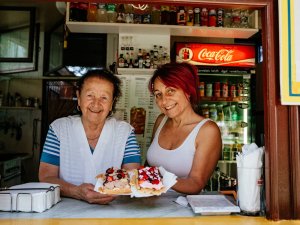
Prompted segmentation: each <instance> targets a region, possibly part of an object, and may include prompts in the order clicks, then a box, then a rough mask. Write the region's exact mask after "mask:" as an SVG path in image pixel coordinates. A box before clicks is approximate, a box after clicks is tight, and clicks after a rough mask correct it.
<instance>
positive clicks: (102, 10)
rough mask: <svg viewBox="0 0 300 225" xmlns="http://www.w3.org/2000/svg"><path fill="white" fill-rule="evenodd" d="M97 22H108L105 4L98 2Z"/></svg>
mask: <svg viewBox="0 0 300 225" xmlns="http://www.w3.org/2000/svg"><path fill="white" fill-rule="evenodd" d="M97 22H108V18H107V10H106V6H105V4H101V3H99V4H98V10H97Z"/></svg>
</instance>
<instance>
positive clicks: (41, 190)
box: [0, 182, 61, 212]
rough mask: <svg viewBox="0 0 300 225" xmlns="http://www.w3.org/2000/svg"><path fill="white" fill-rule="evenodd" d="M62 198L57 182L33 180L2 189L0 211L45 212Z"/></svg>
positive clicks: (0, 191)
mask: <svg viewBox="0 0 300 225" xmlns="http://www.w3.org/2000/svg"><path fill="white" fill-rule="evenodd" d="M60 200H61V198H60V187H59V185H57V184H50V183H38V182H33V183H25V184H21V185H16V186H12V187H10V188H4V189H0V211H10V212H13V211H17V212H44V211H45V210H47V209H50V208H51V207H52V206H53V205H55V204H57V203H58V202H60Z"/></svg>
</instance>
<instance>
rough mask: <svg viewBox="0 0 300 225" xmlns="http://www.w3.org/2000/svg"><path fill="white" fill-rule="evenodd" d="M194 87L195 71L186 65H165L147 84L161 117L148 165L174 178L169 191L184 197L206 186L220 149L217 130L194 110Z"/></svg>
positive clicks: (155, 125)
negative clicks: (174, 180) (180, 193)
mask: <svg viewBox="0 0 300 225" xmlns="http://www.w3.org/2000/svg"><path fill="white" fill-rule="evenodd" d="M197 88H198V75H197V68H196V67H195V66H193V65H191V64H188V63H169V64H165V65H163V66H162V67H160V68H158V69H157V70H156V71H155V72H154V74H153V76H152V78H151V79H150V82H149V89H150V91H151V93H153V95H154V97H155V101H156V104H157V106H158V107H159V108H160V110H161V112H162V114H161V115H160V116H159V117H158V118H157V120H156V122H155V124H154V129H153V138H152V143H151V146H150V147H149V149H148V152H147V162H148V164H149V165H151V166H163V167H164V168H165V169H166V170H168V171H170V172H172V173H174V174H175V175H177V176H178V182H177V183H176V184H175V185H174V186H173V187H172V188H173V189H174V190H175V191H178V192H182V193H186V194H196V193H199V192H200V191H201V190H202V189H203V188H204V187H205V185H206V183H207V181H208V179H209V178H210V176H211V174H212V173H213V171H214V169H215V166H216V164H217V162H218V159H219V158H220V154H221V149H222V140H221V134H220V129H219V127H218V126H217V125H216V123H214V122H213V121H212V120H210V119H205V118H204V117H202V116H200V115H198V114H197V113H196V112H195V111H194V108H193V106H194V105H195V104H197V103H198V102H197V101H198V99H197Z"/></svg>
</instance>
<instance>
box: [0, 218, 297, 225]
mask: <svg viewBox="0 0 300 225" xmlns="http://www.w3.org/2000/svg"><path fill="white" fill-rule="evenodd" d="M99 224H101V225H141V224H142V225H153V224H155V225H185V224H188V225H206V224H209V225H227V224H228V225H229V224H230V225H300V220H281V221H276V222H274V221H270V220H267V219H266V218H263V217H243V216H200V217H193V218H182V217H180V218H125V219H120V218H118V219H116V218H109V219H102V218H96V219H94V218H89V219H0V225H99Z"/></svg>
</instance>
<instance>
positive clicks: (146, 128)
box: [114, 74, 160, 161]
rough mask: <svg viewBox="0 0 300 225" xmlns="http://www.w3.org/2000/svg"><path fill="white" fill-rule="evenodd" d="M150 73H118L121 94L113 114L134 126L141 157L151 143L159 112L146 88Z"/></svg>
mask: <svg viewBox="0 0 300 225" xmlns="http://www.w3.org/2000/svg"><path fill="white" fill-rule="evenodd" d="M150 77H151V76H150V75H136V74H135V75H132V74H130V75H119V78H120V79H121V82H122V86H121V91H122V96H121V98H120V99H119V101H118V103H117V105H116V113H115V114H114V116H115V117H116V118H118V119H120V120H125V121H127V122H128V123H130V124H131V125H132V126H133V127H134V128H135V133H136V136H137V141H138V143H139V145H140V147H141V151H142V159H143V161H144V160H145V158H146V153H147V150H148V148H149V146H150V144H151V136H152V129H153V126H154V123H155V120H156V118H157V116H158V115H159V114H160V111H159V109H158V108H157V106H156V105H155V101H154V98H153V96H152V94H151V93H150V92H149V90H148V82H149V79H150Z"/></svg>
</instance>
